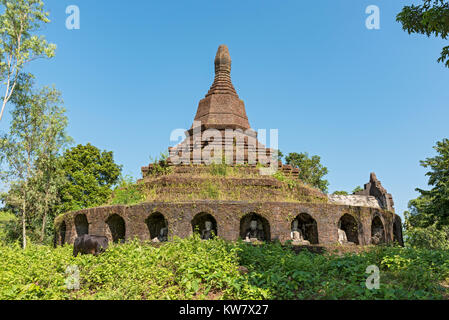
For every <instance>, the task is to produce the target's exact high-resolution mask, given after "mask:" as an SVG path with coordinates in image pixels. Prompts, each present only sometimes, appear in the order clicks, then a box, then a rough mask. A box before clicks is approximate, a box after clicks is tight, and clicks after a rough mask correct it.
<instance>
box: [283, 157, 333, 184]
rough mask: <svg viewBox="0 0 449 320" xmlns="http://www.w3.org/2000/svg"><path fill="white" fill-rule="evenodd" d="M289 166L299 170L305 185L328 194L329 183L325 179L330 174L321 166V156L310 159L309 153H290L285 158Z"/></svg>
mask: <svg viewBox="0 0 449 320" xmlns="http://www.w3.org/2000/svg"><path fill="white" fill-rule="evenodd" d="M285 161H286V162H287V164H289V165H291V166H293V167H295V168H299V179H301V181H303V182H304V183H306V184H308V185H310V186H312V187H315V188H318V189H320V190H321V191H323V192H327V188H328V186H329V182H328V181H327V180H325V179H323V177H324V176H325V175H326V174H327V173H328V170H327V168H326V167H325V166H323V165H322V164H321V158H320V157H319V156H312V157H311V158H309V155H308V154H307V153H296V152H293V153H289V154H288V156H286V157H285Z"/></svg>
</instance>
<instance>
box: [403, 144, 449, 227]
mask: <svg viewBox="0 0 449 320" xmlns="http://www.w3.org/2000/svg"><path fill="white" fill-rule="evenodd" d="M434 149H435V150H436V152H437V155H436V156H435V157H431V158H427V159H426V160H424V161H421V166H423V167H424V168H429V169H430V170H429V171H428V172H427V173H426V176H428V177H429V181H428V184H429V185H430V186H433V188H432V189H430V190H423V189H419V188H417V189H416V191H418V192H419V193H420V194H421V195H420V196H419V197H418V198H416V199H414V200H411V201H410V202H409V211H407V212H406V213H405V216H406V218H407V219H406V220H407V221H406V223H407V225H408V226H409V227H419V228H427V227H429V226H431V225H434V224H436V226H437V227H441V226H445V225H449V139H443V140H442V141H438V142H437V143H436V146H435V147H434Z"/></svg>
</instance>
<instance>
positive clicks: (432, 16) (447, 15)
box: [396, 0, 449, 68]
mask: <svg viewBox="0 0 449 320" xmlns="http://www.w3.org/2000/svg"><path fill="white" fill-rule="evenodd" d="M396 20H397V21H398V22H400V23H401V24H402V28H403V29H404V30H406V31H407V32H408V33H409V34H410V33H419V34H425V35H426V36H428V37H430V36H431V35H434V36H435V37H441V38H442V39H447V37H448V35H449V2H448V1H447V0H424V3H423V4H422V5H411V6H405V7H404V8H403V9H402V11H401V12H400V13H399V14H398V15H397V17H396ZM438 62H442V63H445V65H446V67H448V68H449V46H446V47H444V48H443V50H442V52H441V56H440V57H439V58H438Z"/></svg>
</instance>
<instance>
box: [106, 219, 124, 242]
mask: <svg viewBox="0 0 449 320" xmlns="http://www.w3.org/2000/svg"><path fill="white" fill-rule="evenodd" d="M106 224H107V225H108V229H109V232H110V235H111V238H112V241H113V242H114V243H123V242H124V241H125V235H126V225H125V220H123V218H122V217H120V216H119V215H118V214H113V215H111V216H110V217H109V218H108V220H106Z"/></svg>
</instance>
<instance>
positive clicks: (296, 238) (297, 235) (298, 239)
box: [291, 220, 310, 245]
mask: <svg viewBox="0 0 449 320" xmlns="http://www.w3.org/2000/svg"><path fill="white" fill-rule="evenodd" d="M298 224H299V223H298V220H294V221H293V225H292V232H291V238H292V240H293V241H292V244H294V245H310V242H309V241H307V240H305V239H304V234H303V232H302V230H301V229H299V228H298Z"/></svg>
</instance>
